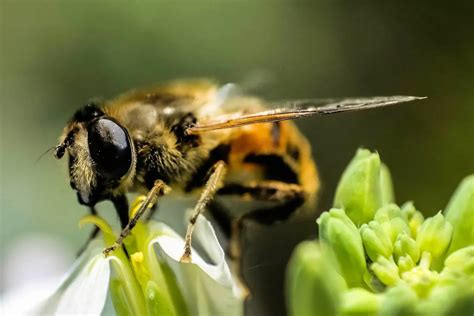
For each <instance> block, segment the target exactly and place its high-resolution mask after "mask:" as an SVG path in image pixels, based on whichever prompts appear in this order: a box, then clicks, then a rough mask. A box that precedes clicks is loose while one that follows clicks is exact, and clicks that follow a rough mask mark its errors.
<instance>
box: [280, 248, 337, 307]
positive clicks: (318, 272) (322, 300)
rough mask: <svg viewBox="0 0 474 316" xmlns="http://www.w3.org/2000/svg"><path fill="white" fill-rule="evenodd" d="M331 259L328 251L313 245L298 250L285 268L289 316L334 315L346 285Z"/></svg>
mask: <svg viewBox="0 0 474 316" xmlns="http://www.w3.org/2000/svg"><path fill="white" fill-rule="evenodd" d="M331 258H332V253H331V250H330V249H329V248H325V247H324V246H322V245H319V244H317V243H316V242H312V241H306V242H303V243H301V244H299V245H298V246H297V248H296V249H295V251H294V252H293V255H292V257H291V260H290V263H289V264H288V274H287V290H288V295H287V297H288V307H289V314H290V315H295V316H296V315H297V316H300V315H301V316H306V315H307V316H311V315H314V316H318V315H321V316H325V315H336V314H337V312H338V309H339V306H340V301H341V295H342V292H343V291H344V289H345V284H344V280H343V279H342V278H341V276H340V275H339V274H338V273H337V272H336V270H335V269H334V262H333V260H331Z"/></svg>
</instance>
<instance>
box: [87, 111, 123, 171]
mask: <svg viewBox="0 0 474 316" xmlns="http://www.w3.org/2000/svg"><path fill="white" fill-rule="evenodd" d="M87 132H88V143H89V152H90V155H91V158H92V161H93V162H94V167H95V168H96V171H97V172H98V173H99V174H100V175H102V176H104V177H105V178H107V179H110V180H118V179H120V178H121V177H122V176H124V175H125V174H126V173H127V172H128V171H129V170H130V167H131V166H132V147H131V145H130V137H129V136H128V133H127V131H126V130H125V129H124V128H123V127H122V126H120V125H119V124H117V123H116V122H114V121H113V120H111V119H109V118H99V119H97V120H95V121H93V122H92V123H91V124H90V125H89V126H88V127H87Z"/></svg>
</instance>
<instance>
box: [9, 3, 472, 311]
mask: <svg viewBox="0 0 474 316" xmlns="http://www.w3.org/2000/svg"><path fill="white" fill-rule="evenodd" d="M466 3H467V2H466ZM0 9H1V11H0V12H1V20H0V32H1V59H0V76H1V97H0V102H1V105H0V106H1V157H0V159H1V225H2V227H1V228H0V239H1V247H0V251H2V252H3V250H4V249H5V248H6V247H7V246H8V245H9V244H11V243H12V242H13V241H14V240H15V239H18V238H21V237H22V236H23V235H25V234H29V233H32V232H41V233H47V234H50V235H51V236H53V237H54V238H57V239H58V240H61V241H62V242H64V243H66V244H67V245H71V248H72V249H76V248H77V247H79V245H80V244H81V243H82V241H83V240H84V238H85V236H86V234H87V233H86V232H84V231H80V230H79V229H77V221H78V219H79V218H80V217H81V216H82V215H84V214H85V213H86V210H85V209H84V208H83V207H81V206H79V205H78V204H77V202H76V198H75V194H74V193H73V192H72V190H71V189H70V188H69V184H68V179H67V170H66V169H67V167H66V163H65V162H64V161H61V162H58V161H55V160H54V159H53V158H52V157H50V156H47V157H45V158H43V159H42V160H40V161H39V162H37V158H38V157H39V156H40V155H41V154H42V153H43V152H44V151H45V150H46V149H48V148H49V147H51V146H53V145H55V143H56V141H57V137H58V136H59V134H60V133H61V130H62V128H63V126H64V124H65V122H66V121H67V120H68V119H69V118H70V116H71V115H72V113H73V112H74V111H75V110H76V109H77V108H78V107H80V106H81V105H83V104H84V103H85V102H86V101H88V100H89V99H90V98H92V97H104V98H108V97H112V96H114V95H116V94H118V93H120V92H123V91H125V90H127V89H130V88H133V87H140V86H143V85H149V84H151V83H155V82H159V81H164V80H169V79H173V78H183V77H203V76H204V77H211V78H215V79H217V80H219V81H221V82H223V83H225V82H237V83H239V82H248V81H249V80H250V81H251V80H253V79H255V78H259V77H264V78H266V79H265V80H263V81H266V82H267V83H266V84H263V85H261V86H260V87H258V89H257V90H256V91H257V92H258V94H259V95H261V96H263V97H265V98H268V99H288V98H310V97H318V98H321V97H342V96H370V95H393V94H408V95H419V96H428V97H429V99H428V100H424V101H418V102H415V103H409V104H403V105H400V106H397V107H391V108H387V109H381V110H375V111H371V112H361V113H353V114H344V115H339V116H334V117H323V118H310V119H304V120H300V121H298V122H297V124H298V125H299V126H300V127H301V129H302V130H303V132H304V133H305V134H306V135H307V137H308V138H309V139H310V140H311V142H312V144H313V149H314V151H313V153H314V156H315V159H316V161H317V162H318V165H319V169H320V174H321V180H322V183H323V188H322V192H321V195H320V203H319V211H324V210H326V209H327V208H328V207H329V206H330V203H331V199H332V196H333V193H334V189H335V185H336V183H337V180H338V178H339V176H340V174H341V172H342V170H343V168H344V167H345V166H346V164H347V163H348V161H349V159H350V158H351V157H352V155H353V154H354V152H355V150H356V148H357V147H359V146H366V147H368V148H370V149H376V150H378V151H379V153H380V154H381V156H382V159H383V160H384V161H385V162H386V164H387V165H388V166H389V167H390V169H391V171H392V176H393V179H394V183H395V189H396V196H397V201H398V202H403V201H406V200H414V201H415V202H416V205H417V207H418V208H419V209H420V210H421V211H423V212H424V213H425V214H433V213H435V212H437V211H438V210H440V209H443V208H444V207H445V205H446V203H447V201H448V199H449V197H450V196H451V194H452V192H453V191H454V189H455V187H456V186H457V184H458V183H459V182H460V181H461V179H462V178H463V177H464V176H466V175H467V174H469V173H472V172H473V171H474V89H473V84H474V76H473V74H474V71H473V70H474V41H473V32H472V30H473V28H472V26H473V25H472V22H473V21H474V14H473V12H474V11H473V10H472V8H470V7H468V5H467V4H466V5H465V6H464V5H456V4H454V3H449V4H447V3H445V2H441V1H438V2H432V1H425V2H416V3H414V2H406V3H404V2H396V3H395V2H394V3H392V4H383V3H379V2H364V1H363V2H322V1H314V2H311V3H310V2H308V3H304V2H287V3H283V2H278V3H277V2H272V3H270V2H258V1H257V2H226V3H224V2H217V1H210V2H200V3H191V2H189V3H181V4H178V3H170V2H167V3H156V2H125V1H124V2H120V1H114V2H112V1H107V2H93V1H84V2H69V1H68V2H66V1H64V2H57V1H41V2H40V1H31V2H26V1H5V0H2V1H1V7H0ZM249 78H250V79H249ZM99 208H100V209H103V208H108V206H107V205H104V206H100V207H99ZM109 213H111V212H109ZM300 224H301V225H293V226H290V227H291V229H288V228H286V231H285V234H286V236H292V237H285V235H283V236H282V232H283V231H284V230H283V228H281V227H282V226H281V225H280V228H276V229H273V230H271V229H267V230H264V231H263V233H260V235H265V236H266V237H267V239H266V240H268V242H269V243H270V242H273V243H278V245H279V246H278V248H279V249H281V251H280V252H281V253H280V254H279V255H276V257H275V256H274V257H269V258H266V259H265V258H263V259H262V258H261V257H259V256H258V255H257V254H258V253H261V249H262V248H261V247H260V248H255V247H254V248H253V250H252V248H251V246H250V247H249V255H248V256H249V257H248V258H249V259H248V262H249V263H248V267H249V269H248V271H247V274H248V275H249V278H257V279H258V280H257V281H255V282H256V283H255V284H256V285H255V288H256V289H255V295H254V299H253V301H251V302H250V303H249V307H248V308H249V309H248V310H249V311H250V312H251V313H252V314H260V315H263V314H269V315H270V314H272V315H276V314H282V313H283V296H282V295H283V294H282V293H283V292H282V286H281V284H282V271H283V267H284V265H285V260H286V258H287V256H288V254H289V253H290V251H291V248H292V246H293V245H294V243H295V242H296V241H297V240H298V239H301V238H304V237H305V236H310V235H311V234H313V235H314V234H315V230H314V227H315V225H314V222H311V223H307V222H306V223H300ZM288 230H289V231H288ZM288 233H289V234H288ZM248 244H250V245H251V242H250V241H249V242H248ZM264 246H266V247H271V244H270V245H269V244H267V245H264ZM258 249H260V250H258ZM2 258H3V256H2ZM71 260H72V257H71ZM272 260H273V261H274V262H272ZM252 273H253V276H252ZM259 278H260V279H259ZM2 287H4V285H3V284H1V283H0V289H1V288H2Z"/></svg>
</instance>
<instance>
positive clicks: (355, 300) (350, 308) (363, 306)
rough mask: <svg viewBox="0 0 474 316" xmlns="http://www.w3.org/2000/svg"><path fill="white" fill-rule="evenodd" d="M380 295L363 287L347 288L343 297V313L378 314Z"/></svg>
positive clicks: (345, 314) (346, 314)
mask: <svg viewBox="0 0 474 316" xmlns="http://www.w3.org/2000/svg"><path fill="white" fill-rule="evenodd" d="M379 309H380V297H379V296H378V295H376V294H374V293H372V292H369V291H367V290H364V289H361V288H353V289H349V290H347V291H346V292H345V293H344V295H343V297H342V307H341V315H343V316H351V315H354V316H355V315H366V316H370V315H374V316H375V315H377V311H378V310H379Z"/></svg>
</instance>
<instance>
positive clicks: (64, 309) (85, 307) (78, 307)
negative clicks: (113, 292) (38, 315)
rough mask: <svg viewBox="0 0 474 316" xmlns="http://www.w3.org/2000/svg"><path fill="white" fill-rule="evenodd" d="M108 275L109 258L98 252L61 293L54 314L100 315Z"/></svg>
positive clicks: (107, 283) (107, 285)
mask: <svg viewBox="0 0 474 316" xmlns="http://www.w3.org/2000/svg"><path fill="white" fill-rule="evenodd" d="M109 277H110V265H109V260H107V259H105V258H104V256H103V254H102V252H99V254H97V255H96V257H94V258H93V259H92V260H91V261H89V262H88V264H87V265H86V266H85V267H84V269H82V271H81V272H80V273H79V275H78V276H77V277H76V278H75V279H74V281H73V282H72V283H71V285H69V286H68V287H67V288H66V290H65V291H64V293H63V294H62V295H61V298H60V300H59V302H58V306H57V308H56V312H55V314H56V315H66V314H75V315H100V314H101V312H102V310H103V308H104V305H105V301H106V299H107V289H108V287H109Z"/></svg>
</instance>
